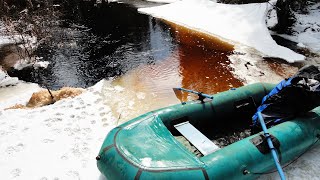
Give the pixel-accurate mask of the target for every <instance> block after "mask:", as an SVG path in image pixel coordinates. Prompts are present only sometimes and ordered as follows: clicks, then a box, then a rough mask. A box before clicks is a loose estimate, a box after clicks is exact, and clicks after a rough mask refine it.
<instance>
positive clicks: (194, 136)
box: [174, 121, 220, 156]
mask: <svg viewBox="0 0 320 180" xmlns="http://www.w3.org/2000/svg"><path fill="white" fill-rule="evenodd" d="M174 127H175V128H176V129H177V130H178V131H179V132H180V133H181V134H182V135H183V136H184V137H185V138H186V139H187V140H188V141H189V142H190V143H192V144H193V145H194V146H195V147H196V148H197V149H198V150H199V151H200V152H201V153H202V154H203V155H204V156H206V155H207V154H210V153H213V152H214V151H216V150H218V149H220V148H219V147H218V146H217V145H215V144H214V143H213V142H212V141H211V140H210V139H208V138H207V137H206V136H205V135H203V134H202V133H201V132H200V131H199V130H198V129H196V128H195V127H194V126H193V125H192V124H190V123H189V121H186V122H183V123H180V124H176V125H174Z"/></svg>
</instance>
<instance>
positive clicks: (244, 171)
mask: <svg viewBox="0 0 320 180" xmlns="http://www.w3.org/2000/svg"><path fill="white" fill-rule="evenodd" d="M242 173H243V175H247V174H250V171H248V170H246V169H245V170H243V171H242Z"/></svg>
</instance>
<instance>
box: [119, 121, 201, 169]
mask: <svg viewBox="0 0 320 180" xmlns="http://www.w3.org/2000/svg"><path fill="white" fill-rule="evenodd" d="M122 129H123V128H122V127H119V130H118V131H117V132H116V133H115V135H114V137H113V145H114V148H115V149H116V151H117V153H118V154H119V155H120V156H121V157H122V158H123V159H124V160H125V161H127V162H128V163H129V164H131V165H132V166H134V167H136V168H138V169H139V170H141V171H142V170H143V171H148V172H168V171H185V170H202V172H203V171H204V170H205V169H204V168H203V167H196V168H179V169H148V168H146V167H143V166H138V165H136V164H134V163H133V162H131V161H130V160H129V159H128V158H127V157H125V156H124V155H123V154H122V153H121V152H120V150H119V148H118V147H117V143H116V138H117V136H118V134H119V132H120V131H121V130H122Z"/></svg>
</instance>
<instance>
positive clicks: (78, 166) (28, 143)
mask: <svg viewBox="0 0 320 180" xmlns="http://www.w3.org/2000/svg"><path fill="white" fill-rule="evenodd" d="M103 83H104V81H101V82H99V83H98V84H96V85H95V86H94V87H92V88H89V89H88V90H87V92H85V93H83V94H81V95H79V96H77V97H75V98H73V99H70V98H69V99H64V100H61V101H58V102H56V103H55V104H53V105H50V106H46V107H41V108H36V109H30V110H21V109H17V110H5V111H0V153H1V156H0V169H1V172H0V174H1V179H98V178H99V177H100V172H99V171H98V169H97V167H96V160H95V157H96V155H97V153H98V151H99V149H100V146H101V144H102V142H103V139H104V137H105V135H106V134H107V132H108V131H109V130H110V129H111V128H112V127H114V125H113V124H114V122H115V121H114V118H113V117H111V116H110V113H108V112H109V111H110V108H108V107H106V106H105V105H104V104H103V101H102V96H103V95H102V94H101V91H102V87H103ZM103 120H104V121H103Z"/></svg>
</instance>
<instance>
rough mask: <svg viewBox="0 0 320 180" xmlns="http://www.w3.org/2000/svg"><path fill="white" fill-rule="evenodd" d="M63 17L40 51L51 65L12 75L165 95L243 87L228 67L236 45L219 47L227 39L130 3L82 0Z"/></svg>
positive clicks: (54, 85) (55, 86) (52, 86)
mask: <svg viewBox="0 0 320 180" xmlns="http://www.w3.org/2000/svg"><path fill="white" fill-rule="evenodd" d="M141 6H143V5H141V4H140V7H141ZM148 6H150V4H148ZM70 11H72V12H73V15H72V16H71V15H69V14H70ZM62 18H64V19H60V22H61V23H60V24H59V25H58V26H55V27H52V28H50V29H51V30H50V31H51V34H52V41H51V42H50V43H46V44H42V45H41V46H40V47H39V48H38V50H37V52H36V53H37V55H38V56H40V57H43V60H46V61H49V62H50V65H49V66H48V68H47V69H43V70H34V69H25V70H22V71H11V72H9V74H10V76H16V77H19V79H21V80H25V81H28V82H35V83H38V84H40V85H41V86H45V85H46V86H48V87H49V88H50V89H59V88H61V87H65V86H71V87H83V88H86V87H89V86H92V85H94V84H95V83H97V82H98V81H100V80H101V79H104V78H107V79H110V78H111V79H114V81H113V84H114V85H119V86H122V87H126V88H130V89H133V90H136V91H138V90H139V91H143V92H148V93H152V94H154V95H155V96H157V97H163V98H165V99H167V98H166V97H168V96H169V97H171V94H172V88H173V87H177V86H179V87H180V86H182V87H185V88H190V89H194V90H198V91H203V92H206V93H209V94H210V93H216V92H220V91H224V90H227V89H229V88H232V87H238V86H241V85H242V82H241V81H240V80H238V79H237V78H235V77H233V75H232V74H231V73H230V68H229V67H228V64H229V63H230V61H229V60H228V57H227V55H230V54H231V53H232V47H231V45H228V48H220V49H219V48H215V47H216V44H219V43H220V44H221V43H222V42H217V41H210V39H209V37H206V36H204V35H201V34H200V35H199V34H194V33H190V32H187V30H186V29H183V28H182V27H177V26H176V25H173V24H168V23H166V22H163V21H161V20H158V19H154V18H152V17H150V16H147V15H143V14H139V13H138V12H137V9H136V7H133V6H131V5H127V4H123V3H109V4H104V5H99V6H94V5H93V4H90V2H82V3H81V4H77V5H76V6H74V7H72V8H70V9H66V13H65V15H64V16H62ZM206 40H207V41H206ZM208 42H209V43H208ZM39 75H40V76H39ZM159 100H161V98H160V99H159Z"/></svg>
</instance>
